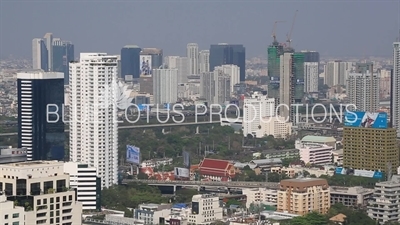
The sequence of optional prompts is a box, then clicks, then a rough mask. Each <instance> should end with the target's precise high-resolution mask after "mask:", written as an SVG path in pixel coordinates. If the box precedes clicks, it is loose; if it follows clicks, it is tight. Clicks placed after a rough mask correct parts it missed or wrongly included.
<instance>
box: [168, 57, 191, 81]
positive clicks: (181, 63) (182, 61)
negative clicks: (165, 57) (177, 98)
mask: <svg viewBox="0 0 400 225" xmlns="http://www.w3.org/2000/svg"><path fill="white" fill-rule="evenodd" d="M189 61H190V59H189V58H187V57H178V58H176V61H175V63H176V64H175V65H176V67H170V69H178V83H179V84H182V83H187V81H188V75H190V74H189V73H190V69H189Z"/></svg>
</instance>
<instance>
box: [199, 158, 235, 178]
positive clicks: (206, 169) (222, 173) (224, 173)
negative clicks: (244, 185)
mask: <svg viewBox="0 0 400 225" xmlns="http://www.w3.org/2000/svg"><path fill="white" fill-rule="evenodd" d="M197 170H198V173H199V175H200V176H201V177H203V178H207V179H209V180H211V181H231V180H232V178H234V177H235V167H234V166H233V164H232V163H231V162H229V161H226V160H219V159H209V158H205V159H203V161H201V162H200V164H199V167H198V169H197Z"/></svg>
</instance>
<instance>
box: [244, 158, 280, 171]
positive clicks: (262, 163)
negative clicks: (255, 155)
mask: <svg viewBox="0 0 400 225" xmlns="http://www.w3.org/2000/svg"><path fill="white" fill-rule="evenodd" d="M249 164H253V165H257V166H258V167H259V168H260V169H261V170H262V171H266V172H270V171H271V168H272V167H277V166H278V167H280V166H282V160H281V159H278V158H272V159H255V160H251V161H250V162H249Z"/></svg>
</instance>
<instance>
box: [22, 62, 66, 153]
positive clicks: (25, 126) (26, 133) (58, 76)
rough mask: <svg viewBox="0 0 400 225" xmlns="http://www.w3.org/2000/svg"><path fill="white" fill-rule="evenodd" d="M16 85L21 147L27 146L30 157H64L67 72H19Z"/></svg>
mask: <svg viewBox="0 0 400 225" xmlns="http://www.w3.org/2000/svg"><path fill="white" fill-rule="evenodd" d="M17 87H18V104H19V106H18V147H19V148H26V149H27V160H63V159H64V154H65V153H64V140H65V134H64V122H63V120H62V115H63V104H64V91H63V90H64V74H63V73H58V72H44V71H43V70H37V71H32V72H23V73H18V74H17ZM50 112H55V113H57V114H58V115H56V114H53V113H50Z"/></svg>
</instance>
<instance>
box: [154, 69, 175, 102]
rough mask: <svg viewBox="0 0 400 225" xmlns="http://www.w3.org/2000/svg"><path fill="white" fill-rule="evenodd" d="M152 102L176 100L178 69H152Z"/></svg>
mask: <svg viewBox="0 0 400 225" xmlns="http://www.w3.org/2000/svg"><path fill="white" fill-rule="evenodd" d="M153 97H154V104H159V105H161V104H165V103H176V101H177V100H178V70H177V69H155V70H153Z"/></svg>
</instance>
